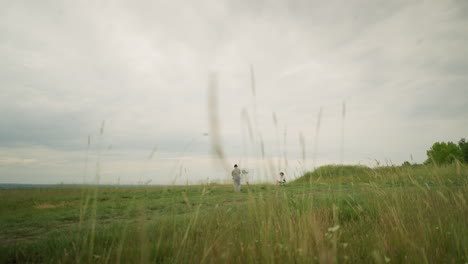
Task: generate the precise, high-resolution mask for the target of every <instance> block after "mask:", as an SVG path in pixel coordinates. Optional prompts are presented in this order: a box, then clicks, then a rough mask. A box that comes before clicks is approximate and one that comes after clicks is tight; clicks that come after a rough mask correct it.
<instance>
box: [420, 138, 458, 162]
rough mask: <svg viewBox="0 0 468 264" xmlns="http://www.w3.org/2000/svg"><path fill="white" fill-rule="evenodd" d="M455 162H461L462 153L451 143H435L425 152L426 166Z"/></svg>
mask: <svg viewBox="0 0 468 264" xmlns="http://www.w3.org/2000/svg"><path fill="white" fill-rule="evenodd" d="M455 160H459V161H463V153H462V150H461V149H460V147H459V146H458V145H456V144H454V143H453V142H448V143H445V142H436V143H434V145H432V147H431V149H429V150H428V151H427V160H426V162H425V163H426V164H432V163H435V164H436V165H441V164H450V163H452V162H454V161H455Z"/></svg>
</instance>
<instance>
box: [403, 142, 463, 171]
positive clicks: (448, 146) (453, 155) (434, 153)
mask: <svg viewBox="0 0 468 264" xmlns="http://www.w3.org/2000/svg"><path fill="white" fill-rule="evenodd" d="M426 153H427V159H426V161H425V162H424V164H435V165H442V164H452V163H453V162H455V161H459V162H463V163H468V142H466V139H465V138H462V139H460V140H459V141H458V144H455V143H453V142H451V141H449V142H436V143H434V144H433V145H432V147H431V148H430V149H429V150H427V152H426ZM411 165H412V164H411V163H409V162H408V161H405V162H403V164H402V166H411Z"/></svg>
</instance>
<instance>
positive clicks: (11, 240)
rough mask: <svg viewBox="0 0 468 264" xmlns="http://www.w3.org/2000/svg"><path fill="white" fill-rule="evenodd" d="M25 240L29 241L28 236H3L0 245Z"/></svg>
mask: <svg viewBox="0 0 468 264" xmlns="http://www.w3.org/2000/svg"><path fill="white" fill-rule="evenodd" d="M24 241H28V238H26V237H19V238H3V239H1V238H0V246H1V245H7V244H12V243H16V242H24Z"/></svg>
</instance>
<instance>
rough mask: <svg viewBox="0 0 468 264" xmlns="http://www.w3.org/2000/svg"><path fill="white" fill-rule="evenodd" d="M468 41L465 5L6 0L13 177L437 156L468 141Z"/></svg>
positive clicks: (5, 154) (289, 168) (2, 105)
mask: <svg viewBox="0 0 468 264" xmlns="http://www.w3.org/2000/svg"><path fill="white" fill-rule="evenodd" d="M467 47H468V2H467V1H465V0H433V1H429V0H425V1H423V0H412V1H408V0H401V1H399V0H393V1H388V0H385V1H383V0H368V1H357V0H356V1H333V0H332V1H313V0H303V1H301V0H288V1H247V0H245V1H242V0H241V1H237V0H236V1H223V0H202V1H179V0H170V1H169V0H166V1H162V0H161V1H159V0H157V1H149V0H148V1H110V0H107V1H71V0H69V1H20V0H18V1H7V0H0V58H1V59H0V89H1V93H0V124H1V126H0V183H61V182H63V183H82V182H93V181H95V180H96V175H98V178H99V182H101V183H142V182H143V183H145V182H146V183H151V184H170V183H177V184H183V183H200V182H206V181H220V182H222V181H225V180H229V179H230V177H229V175H227V173H226V171H225V169H224V167H223V164H229V166H232V164H234V163H240V165H241V167H243V168H247V169H249V170H250V171H251V175H250V177H251V179H250V180H251V181H269V180H271V179H272V178H274V176H271V175H270V176H268V173H273V174H275V173H276V172H278V171H280V170H281V171H286V175H287V176H289V177H290V178H293V177H296V176H297V175H298V174H299V173H300V172H301V171H303V170H310V169H312V168H313V167H315V166H319V165H323V164H330V163H336V164H337V163H346V164H358V163H359V164H365V165H372V166H374V165H375V164H376V163H377V161H378V162H380V163H382V164H401V162H403V161H405V160H411V159H412V160H413V161H414V162H423V161H424V160H425V159H426V150H427V149H428V148H429V147H430V146H431V145H432V143H434V142H436V141H458V140H459V139H460V138H461V137H468V134H467V133H468V48H467ZM252 81H253V82H254V86H252ZM103 121H104V122H103ZM216 121H218V122H216ZM101 132H102V133H101ZM206 133H208V135H207V134H206ZM262 145H263V151H262ZM213 146H220V150H221V152H222V153H220V154H222V155H223V156H224V160H220V158H219V156H220V155H217V154H215V151H213ZM265 175H266V176H265Z"/></svg>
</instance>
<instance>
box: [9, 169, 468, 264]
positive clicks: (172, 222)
mask: <svg viewBox="0 0 468 264" xmlns="http://www.w3.org/2000/svg"><path fill="white" fill-rule="evenodd" d="M0 199H1V203H0V262H1V263H468V204H467V200H468V168H467V167H466V165H462V164H455V165H452V166H446V167H432V166H418V167H405V168H402V167H383V168H377V169H369V168H365V167H357V166H326V167H322V168H319V169H318V170H316V171H315V172H313V173H307V174H306V175H305V176H304V177H303V178H300V179H298V180H296V181H295V182H290V183H288V184H287V185H285V186H275V185H253V186H245V185H244V186H243V190H242V192H241V193H234V192H233V188H232V186H225V185H204V186H187V187H150V186H148V187H145V188H143V187H141V188H119V187H116V188H111V187H107V188H95V187H87V188H80V187H67V186H57V187H55V188H30V189H5V190H0Z"/></svg>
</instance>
